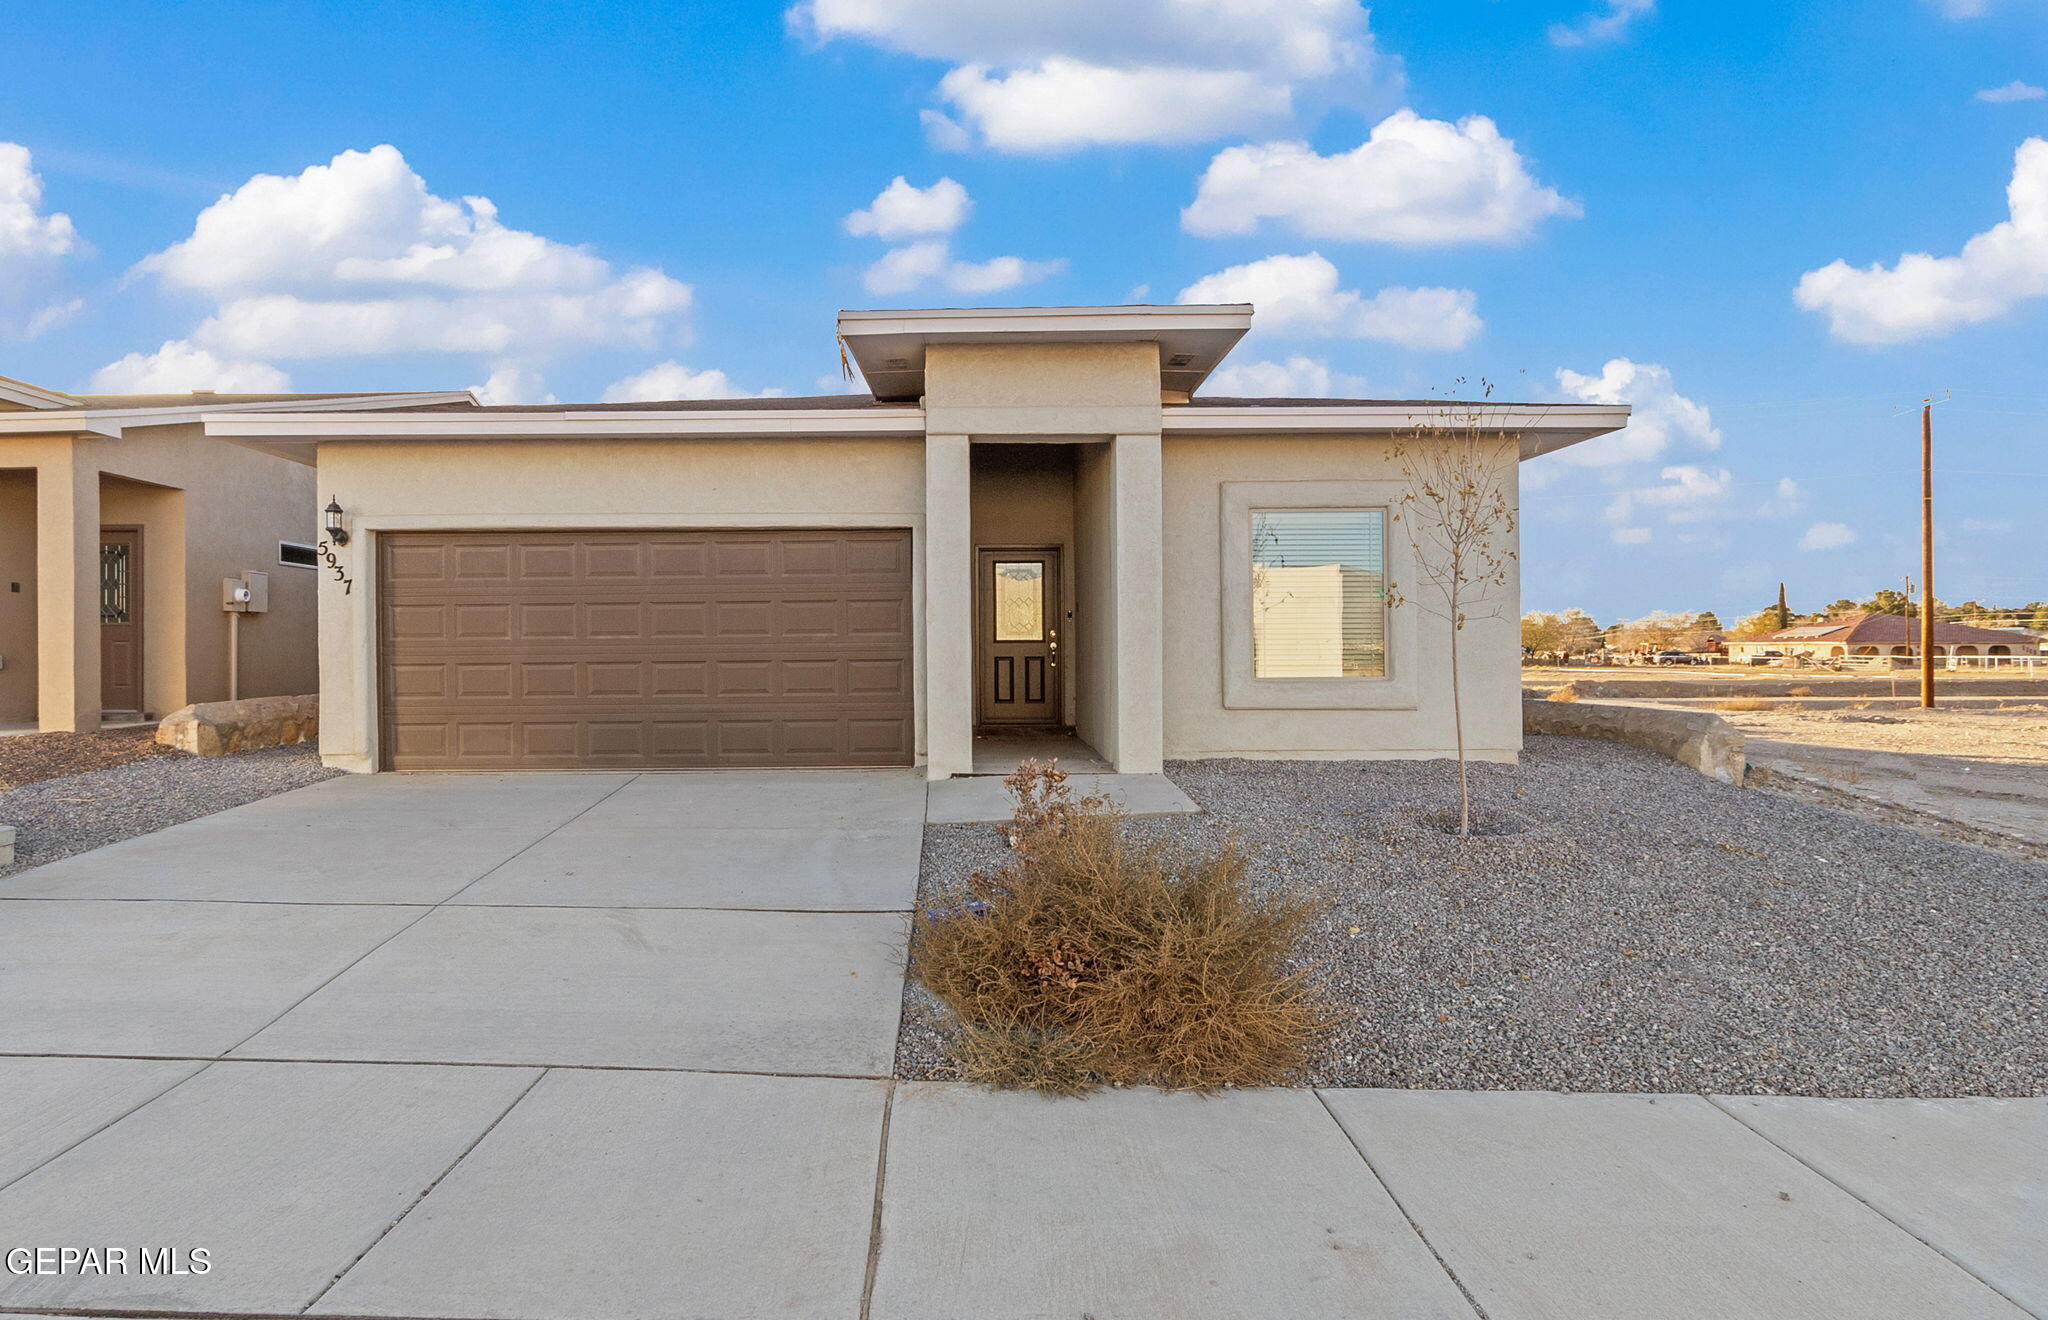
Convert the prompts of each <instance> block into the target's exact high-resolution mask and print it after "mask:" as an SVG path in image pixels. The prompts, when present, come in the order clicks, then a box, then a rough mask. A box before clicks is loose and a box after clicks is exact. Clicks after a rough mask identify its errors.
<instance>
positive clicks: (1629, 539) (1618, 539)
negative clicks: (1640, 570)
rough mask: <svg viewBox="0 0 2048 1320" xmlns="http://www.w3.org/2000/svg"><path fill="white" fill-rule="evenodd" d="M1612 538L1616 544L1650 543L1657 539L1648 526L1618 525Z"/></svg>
mask: <svg viewBox="0 0 2048 1320" xmlns="http://www.w3.org/2000/svg"><path fill="white" fill-rule="evenodd" d="M1612 538H1613V541H1614V543H1615V544H1616V545H1648V544H1649V543H1650V542H1651V541H1652V540H1654V539H1655V538H1654V537H1653V536H1652V534H1651V532H1650V529H1649V528H1647V527H1617V528H1615V529H1614V531H1613V533H1612Z"/></svg>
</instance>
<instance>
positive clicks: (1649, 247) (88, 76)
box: [0, 0, 2048, 620]
mask: <svg viewBox="0 0 2048 1320" xmlns="http://www.w3.org/2000/svg"><path fill="white" fill-rule="evenodd" d="M10 19H11V23H10V26H11V33H10V43H11V45H12V46H13V49H14V51H15V53H16V56H17V57H16V58H15V59H12V60H10V61H9V73H8V77H7V78H6V79H4V80H0V143H13V144H17V145H18V146H19V147H20V148H24V149H25V150H26V153H27V154H26V157H25V158H24V157H22V155H21V153H20V152H14V153H12V154H11V155H10V154H8V152H7V151H6V149H0V374H4V375H10V376H16V377H19V378H23V379H27V380H31V381H35V382H38V383H42V384H47V385H52V386H56V387H59V388H75V389H83V388H88V387H91V386H93V385H94V384H95V383H96V382H97V383H98V384H99V385H100V386H101V387H105V388H117V387H125V388H154V387H157V386H179V387H191V386H200V387H204V386H207V385H213V386H215V387H216V388H232V387H234V386H236V385H238V384H239V385H244V386H246V385H249V384H252V383H257V384H261V383H271V384H274V383H276V382H278V381H280V380H288V381H289V383H290V385H291V386H292V387H294V388H298V389H308V390H319V389H368V388H387V387H388V388H433V387H450V386H471V385H480V384H484V383H486V382H491V383H492V388H493V391H494V393H495V394H496V396H497V397H501V398H505V399H508V400H511V399H519V400H528V399H532V400H537V399H542V398H546V397H555V398H559V399H562V400H585V399H595V398H599V397H601V396H603V395H605V394H607V393H611V394H613V395H615V396H616V395H621V394H631V393H634V392H640V393H647V392H660V393H665V394H668V395H671V396H672V395H674V394H677V393H705V392H748V393H752V392H759V391H763V390H770V389H774V390H780V391H783V392H787V393H812V392H818V391H820V390H821V389H829V388H837V386H836V384H835V383H834V382H833V377H834V375H835V373H836V371H837V358H836V354H835V351H834V347H833V342H832V314H833V312H834V311H835V310H836V309H838V308H840V307H857V306H877V305H881V306H888V305H910V306H915V305H928V304H946V303H961V302H977V303H1067V302H1076V303H1088V302H1117V301H1124V300H1127V299H1132V298H1144V299H1149V300H1152V301H1159V302H1171V301H1173V300H1174V299H1175V298H1177V297H1180V296H1182V295H1183V293H1184V291H1190V290H1195V291H1197V294H1196V295H1190V296H1198V295H1199V293H1200V291H1208V292H1213V293H1216V294H1219V295H1238V296H1246V295H1250V296H1255V297H1257V299H1258V300H1259V301H1260V302H1261V303H1262V304H1265V305H1266V308H1267V310H1266V311H1264V312H1262V314H1261V318H1260V319H1261V321H1262V322H1263V323H1266V324H1268V325H1270V326H1272V327H1273V328H1270V329H1262V330H1261V331H1260V332H1258V333H1256V334H1255V335H1254V336H1253V337H1252V338H1251V339H1249V340H1247V341H1246V343H1245V344H1244V345H1243V346H1241V347H1240V349H1239V350H1238V352H1237V354H1236V355H1235V357H1234V362H1235V363H1237V364H1238V366H1239V367H1240V371H1239V373H1238V374H1237V375H1236V376H1235V377H1234V378H1233V379H1232V380H1231V381H1229V382H1225V383H1227V384H1229V385H1230V386H1231V387H1232V388H1234V389H1238V390H1245V391H1250V390H1255V389H1262V388H1263V389H1268V390H1290V391H1291V390H1306V391H1309V392H1322V391H1329V392H1337V393H1360V394H1365V395H1368V396H1380V397H1406V396H1413V395H1418V394H1426V393H1429V392H1433V391H1435V392H1442V391H1447V390H1449V389H1451V388H1452V387H1453V383H1454V382H1455V381H1457V380H1459V379H1460V378H1465V379H1471V378H1476V377H1481V376H1484V377H1488V378H1491V379H1493V380H1494V381H1496V382H1499V384H1500V387H1501V391H1502V393H1504V394H1506V395H1508V396H1510V397H1528V398H1538V399H1561V398H1570V397H1581V398H1598V399H1601V400H1603V401H1606V400H1610V399H1625V400H1627V401H1629V402H1633V403H1635V404H1637V406H1638V409H1639V414H1640V415H1641V416H1642V417H1643V423H1642V424H1641V425H1639V426H1638V427H1637V428H1635V429H1634V433H1633V434H1632V435H1631V436H1629V437H1626V438H1625V439H1623V440H1622V441H1620V442H1617V443H1615V444H1611V445H1607V446H1604V447H1603V448H1602V449H1600V450H1596V451H1591V452H1588V453H1580V454H1576V455H1567V456H1566V458H1563V459H1560V458H1549V459H1544V460H1539V461H1538V462H1537V463H1535V464H1532V465H1530V467H1529V468H1528V469H1526V470H1525V477H1527V478H1528V479H1529V480H1530V483H1531V486H1532V489H1531V490H1530V492H1529V496H1528V498H1527V500H1526V502H1525V528H1524V554H1525V562H1524V580H1525V604H1526V605H1528V606H1529V607H1530V608H1544V609H1558V608H1564V607H1567V606H1581V607H1583V608H1586V609H1588V610H1590V611H1592V612H1594V613H1595V614H1596V615H1597V616H1598V617H1600V618H1601V619H1603V620H1611V619H1614V618H1618V617H1625V616H1632V615H1636V614H1641V613H1643V612H1646V611H1648V610H1650V609H1653V608H1665V609H1697V608H1713V609H1716V610H1718V611H1721V612H1723V613H1724V615H1727V614H1740V613H1744V612H1747V611H1748V610H1750V609H1753V608H1755V607H1756V606H1758V605H1761V604H1763V603H1764V602H1765V601H1766V600H1767V599H1768V598H1770V597H1771V596H1772V595H1773V594H1774V593H1775V590H1776V584H1777V582H1778V581H1779V580H1780V579H1781V578H1782V579H1784V580H1786V581H1787V582H1788V583H1789V584H1790V589H1791V593H1792V599H1793V603H1794V604H1795V606H1804V607H1806V608H1812V607H1814V606H1816V605H1818V604H1820V603H1822V602H1824V601H1826V600H1829V599H1832V598H1834V597H1836V596H1839V595H1845V594H1846V595H1863V594H1867V593H1868V592H1869V591H1871V590H1873V589H1875V588H1877V587H1879V586H1884V585H1893V584H1895V583H1896V581H1897V579H1898V577H1899V576H1900V575H1901V574H1903V573H1907V572H1910V571H1914V570H1915V569H1916V566H1917V547H1916V545H1915V543H1914V535H1915V525H1916V524H1915V519H1916V517H1917V506H1916V496H1917V442H1918V432H1917V420H1916V418H1915V417H1914V415H1913V414H1912V413H1911V411H1910V408H1911V405H1913V404H1914V403H1915V402H1916V401H1917V400H1918V399H1919V398H1920V397H1921V396H1922V395H1923V394H1926V393H1928V392H1930V391H1933V392H1942V391H1953V395H1954V397H1953V400H1952V401H1951V402H1949V403H1946V404H1943V405H1942V406H1941V407H1940V408H1939V409H1937V423H1938V425H1937V438H1938V442H1939V444H1940V449H1941V457H1940V459H1939V462H1938V465H1937V466H1938V467H1939V469H1940V477H1939V490H1940V497H1941V507H1942V511H1943V515H1944V525H1945V532H1944V543H1943V551H1942V561H1941V565H1940V576H1941V581H1940V585H1941V588H1942V593H1941V594H1942V595H1943V596H1944V598H1947V599H1950V600H1961V599H1964V598H1966V597H1976V598H1980V599H1986V600H1997V601H2005V602H2018V601H2026V600H2035V599H2040V598H2043V597H2048V568H2044V558H2048V557H2044V555H2043V554H2042V552H2041V549H2040V547H2041V544H2042V542H2041V539H2040V533H2039V513H2038V511H2039V510H2040V509H2041V507H2042V506H2043V503H2044V497H2048V443H2044V429H2043V427H2042V425H2041V423H2040V422H2039V420H2038V418H2039V417H2040V415H2041V414H2042V411H2043V409H2044V407H2048V370H2044V366H2048V145H2043V146H2042V147H2041V149H2040V152H2039V153H2038V154H2037V155H2035V156H2034V157H2032V158H2030V159H2019V160H2018V161H2017V163H2016V153H2021V152H2022V148H2023V144H2026V143H2027V142H2029V140H2030V139H2043V140H2048V97H2044V96H2042V95H2039V94H2037V91H2038V89H2040V88H2041V87H2042V86H2043V85H2048V3H2044V0H1858V2H1856V3H1830V2H1822V3H1811V2H1807V3H1799V4H1783V3H1739V2H1737V3H1718V4H1711V5H1709V4H1702V3H1698V2H1697V0H1661V2H1660V0H1543V2H1540V3H1539V2H1536V0H1529V2H1526V3H1523V2H1516V0H1431V2H1430V3H1426V4H1424V3H1409V4H1382V5H1378V6H1375V7H1373V8H1372V9H1371V11H1370V15H1369V17H1368V16H1367V15H1366V13H1365V11H1363V10H1361V9H1359V8H1358V7H1357V6H1355V5H1351V4H1347V3H1343V2H1342V0H1231V2H1230V3H1222V0H1130V3H1129V4H1128V5H1119V6H1100V5H1091V4H1083V3H1080V2H1079V0H1043V3H1040V4H1036V5H1033V6H1022V7H1020V6H1014V5H1009V4H989V5H985V6H978V5H972V4H966V3H961V2H960V0H804V3H802V4H800V5H798V6H797V7H796V8H795V9H794V10H792V8H791V6H790V5H789V4H786V3H785V4H748V3H737V2H735V3H722V4H716V5H712V4H684V3H669V4H636V3H607V4H603V5H596V6H571V5H540V4H522V3H510V2H506V0H493V2H492V3H483V2H482V0H478V2H476V3H469V4H428V3H405V4H399V3H385V4H378V3H361V2H360V0H357V2H355V3H348V4H320V3H301V4H294V5H291V6H279V5H256V4H250V5H233V4H207V5H198V4H179V5H167V4H163V3H151V4H141V3H105V4H101V5H96V6H92V7H91V8H90V11H89V12H88V11H87V10H84V9H81V8H80V7H79V6H76V5H70V4H64V5H60V4H40V3H33V2H18V3H17V4H16V5H14V6H12V7H11V11H10ZM1996 89H2008V90H2005V91H2002V92H2000V91H1997V90H1996ZM1983 92H1992V93H1993V99H1981V98H1980V97H1979V93H1983ZM1404 112H1406V113H1404ZM1474 116H1481V117H1484V119H1485V120H1486V121H1490V123H1489V124H1486V125H1482V124H1479V123H1478V122H1476V121H1474V120H1473V119H1472V118H1471V117H1474ZM1290 143H1291V144H1299V145H1296V146H1285V145H1284V144H1290ZM387 144H388V146H390V147H392V148H395V149H396V151H395V154H394V153H389V152H387V153H381V154H378V155H376V156H374V157H372V156H354V157H350V158H348V162H347V163H346V164H345V165H342V164H335V163H334V162H336V158H337V156H338V155H340V154H341V153H344V152H356V153H362V152H369V151H370V150H371V149H373V148H377V147H379V146H382V145H387ZM1275 144H1283V145H1275ZM313 167H320V175H319V177H320V180H321V181H320V182H319V183H318V184H317V186H316V185H314V184H308V183H306V182H305V180H304V179H302V177H301V176H302V175H303V174H304V172H305V171H307V170H308V169H309V168H313ZM2016 170H2017V171H2018V172H2019V177H2020V183H2021V185H2022V187H2023V189H2026V190H2029V191H2028V193H2027V195H2029V196H2032V197H2035V198H2038V199H2039V201H2038V203H2037V205H2036V206H2035V207H2034V208H2033V209H2031V210H2027V211H2026V213H2025V214H2024V215H2023V216H2022V217H2021V219H2020V220H2019V221H2018V222H2014V223H2007V224H2005V228H2004V229H2003V230H1998V229H1996V228H1995V227H1996V226H1999V225H2001V223H2002V222H2008V221H2011V220H2012V216H2011V214H2010V212H2009V210H2008V199H2007V191H2006V190H2007V188H2008V185H2011V184H2013V183H2014V181H2015V174H2016ZM10 171H11V173H10ZM257 175H273V176H278V179H277V180H275V181H273V182H271V183H269V184H259V185H251V183H250V181H251V180H252V178H254V177H255V176H257ZM898 176H901V177H903V178H904V179H905V181H906V183H905V188H904V190H902V191H900V192H899V194H898V196H897V198H896V203H895V204H893V205H892V204H884V205H883V206H882V207H880V208H878V209H876V210H874V211H873V212H871V214H872V215H873V216H877V217H880V218H879V220H877V221H873V222H871V223H868V224H867V225H866V226H864V227H865V228H866V229H868V230H869V231H871V232H866V233H854V232H849V224H848V217H849V216H850V215H853V214H854V213H856V212H863V211H867V210H868V208H870V206H871V204H873V203H875V201H876V198H877V196H878V194H880V193H882V191H883V190H884V189H885V188H886V187H887V186H888V185H890V183H891V181H892V180H893V179H895V178H896V177H898ZM942 179H948V180H952V181H953V183H954V184H955V185H957V188H956V189H938V188H937V187H936V185H938V184H939V182H940V180H942ZM37 180H39V182H40V191H39V192H37V191H36V190H35V186H34V184H35V181H37ZM245 185H246V186H245ZM10 187H11V191H10ZM238 190H239V191H238ZM224 194H235V197H234V199H233V201H232V202H229V203H221V206H220V207H217V208H216V209H215V211H214V212H213V213H212V215H211V218H210V220H209V221H208V222H207V223H206V224H204V225H200V229H199V231H198V232H197V233H195V225H196V224H200V219H199V218H200V215H201V212H202V211H206V210H207V208H209V207H213V206H215V203H216V202H218V201H219V200H220V199H221V198H222V197H223V195H224ZM963 194H964V198H965V201H964V203H963V201H962V197H963ZM466 197H477V198H488V199H489V202H490V204H491V205H493V206H494V207H495V218H494V219H492V218H490V216H489V213H488V212H486V211H483V210H480V209H478V208H476V207H471V206H466V205H465V204H464V203H463V202H462V201H461V199H463V198H466ZM1198 197H1199V198H1201V199H1202V201H1201V203H1200V204H1199V205H1198V204H1197V199H1198ZM223 208H225V209H223ZM1184 212H1185V213H1186V214H1185V215H1184ZM58 217H65V218H67V219H68V223H60V221H59V220H58ZM853 227H854V228H862V227H863V226H861V225H860V224H858V223H856V224H855V225H854V226H853ZM875 231H878V232H875ZM1979 235H1986V238H1985V239H1984V240H1983V241H1981V242H1979V243H1977V244H1975V245H1973V246H1971V247H1969V248H1967V249H1966V247H1965V245H1966V244H1969V243H1970V241H1971V240H1972V239H1973V238H1976V237H1977V236H1979ZM1910 253H1927V254H1932V256H1934V257H1935V258H1941V259H1946V260H1944V261H1942V262H1937V263H1935V264H1932V265H1916V264H1914V263H1912V262H1908V263H1907V266H1906V267H1905V268H1903V269H1901V268H1900V267H1899V263H1900V259H1901V257H1902V256H1904V255H1905V254H1910ZM889 254H895V255H894V256H890V255H889ZM885 257H889V260H890V261H891V262H892V263H894V265H893V266H889V267H884V268H882V269H880V270H876V269H874V267H875V264H876V263H877V262H880V261H882V260H883V259H884V258H885ZM1005 258H1014V259H1015V260H1014V261H1004V260H1003V259H1005ZM1276 258H1278V259H1282V260H1279V261H1275V260H1274V259H1276ZM1838 260H1839V261H1842V262H1845V263H1847V266H1846V268H1837V269H1836V270H1835V271H1834V272H1833V274H1831V275H1830V274H1823V275H1816V276H1814V277H1812V278H1811V279H1809V280H1808V282H1807V285H1806V286H1805V287H1806V288H1807V291H1808V292H1807V297H1806V299H1805V301H1806V303H1807V305H1805V306H1802V305H1801V304H1800V301H1799V300H1797V299H1795V290H1798V289H1800V288H1801V287H1802V283H1801V281H1802V277H1803V276H1807V275H1808V273H1809V272H1826V271H1827V270H1828V269H1829V268H1830V266H1831V263H1834V262H1836V261H1838ZM1873 266H1876V267H1879V269H1878V270H1876V271H1875V272H1874V273H1872V272H1871V271H1870V268H1871V267H1873ZM892 270H893V276H892V274H891V272H892ZM1275 308H1278V309H1279V310H1277V311H1276V310H1274V309H1275ZM1262 364H1263V365H1262ZM711 373H722V374H711ZM1560 373H1566V374H1562V375H1561V374H1560ZM821 381H822V382H824V383H823V384H821ZM1902 410H1903V411H1902Z"/></svg>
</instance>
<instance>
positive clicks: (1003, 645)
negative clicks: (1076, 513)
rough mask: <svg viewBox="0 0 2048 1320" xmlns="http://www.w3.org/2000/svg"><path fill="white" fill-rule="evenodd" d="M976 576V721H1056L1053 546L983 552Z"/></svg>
mask: <svg viewBox="0 0 2048 1320" xmlns="http://www.w3.org/2000/svg"><path fill="white" fill-rule="evenodd" d="M978 581H979V583H980V590H979V592H978V594H979V596H980V602H979V609H978V610H977V617H978V618H979V620H980V622H979V624H978V625H977V627H978V631H979V637H978V639H977V643H976V646H975V650H976V652H977V653H978V655H979V656H980V660H981V663H980V670H981V678H980V681H979V683H978V684H977V685H976V696H975V719H976V722H977V723H981V724H1010V725H1033V724H1035V725H1042V726H1047V727H1051V726H1056V725H1059V724H1060V723H1062V720H1061V718H1060V710H1061V708H1060V622H1061V614H1060V556H1059V551H1057V550H984V551H982V552H981V555H980V573H979V574H978Z"/></svg>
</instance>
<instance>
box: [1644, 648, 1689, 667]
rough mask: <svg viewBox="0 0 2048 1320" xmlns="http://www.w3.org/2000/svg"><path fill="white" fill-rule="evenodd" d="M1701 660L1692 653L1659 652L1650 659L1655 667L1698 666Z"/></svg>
mask: <svg viewBox="0 0 2048 1320" xmlns="http://www.w3.org/2000/svg"><path fill="white" fill-rule="evenodd" d="M1699 662H1700V658H1699V657H1698V656H1696V655H1694V654H1692V652H1690V651H1659V652H1657V653H1656V654H1655V655H1652V656H1651V657H1650V663H1651V664H1653V665H1696V664H1698V663H1699Z"/></svg>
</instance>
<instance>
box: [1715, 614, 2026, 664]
mask: <svg viewBox="0 0 2048 1320" xmlns="http://www.w3.org/2000/svg"><path fill="white" fill-rule="evenodd" d="M1773 652H1775V653H1776V654H1777V655H1781V656H1786V657H1793V656H1798V657H1804V658H1806V659H1810V660H1836V659H1842V658H1845V657H1852V656H1865V657H1908V658H1913V659H1917V658H1919V655H1920V620H1918V619H1908V618H1907V617H1906V616H1904V615H1902V614H1846V615H1843V616H1842V617H1840V618H1837V619H1827V620H1823V621H1822V622H1820V623H1802V624H1799V625H1798V626H1796V627H1792V628H1782V629H1780V630H1779V631H1777V632H1774V633H1768V634H1766V635H1765V636H1762V637H1745V638H1742V639H1741V640H1739V641H1731V642H1729V643H1728V657H1729V659H1731V660H1733V661H1735V662H1736V663H1738V664H1740V663H1743V662H1745V661H1747V660H1749V659H1751V658H1752V657H1760V656H1765V655H1769V654H1771V653H1773ZM2040 653H2041V645H2040V643H2038V642H2036V641H2033V640H2032V639H2030V638H2029V637H2027V636H2025V635H2024V634H2022V633H2019V632H2017V631H2008V630H2006V629H2003V628H1974V627H1971V626H1970V625H1969V624H1965V623H1944V622H1942V621H1941V620H1939V619H1937V620H1935V623H1934V654H1935V656H1936V658H1941V659H1945V658H1950V657H1955V658H1962V657H1966V656H1993V655H1996V656H2014V655H2038V654H2040Z"/></svg>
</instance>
